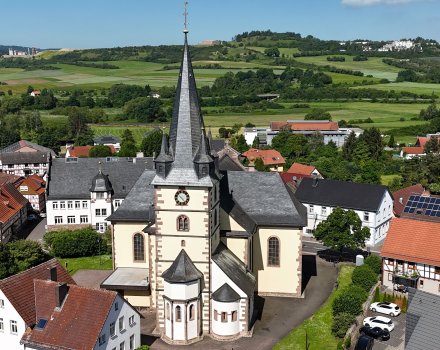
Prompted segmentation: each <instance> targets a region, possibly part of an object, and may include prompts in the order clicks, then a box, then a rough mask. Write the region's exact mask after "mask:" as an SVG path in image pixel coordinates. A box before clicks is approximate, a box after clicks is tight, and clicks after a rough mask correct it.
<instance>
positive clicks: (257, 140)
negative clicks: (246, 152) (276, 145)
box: [252, 136, 260, 149]
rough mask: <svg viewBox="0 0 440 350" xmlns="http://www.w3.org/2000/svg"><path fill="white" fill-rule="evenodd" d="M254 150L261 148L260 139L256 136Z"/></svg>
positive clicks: (253, 144) (253, 143)
mask: <svg viewBox="0 0 440 350" xmlns="http://www.w3.org/2000/svg"><path fill="white" fill-rule="evenodd" d="M252 148H257V149H258V148H260V138H259V137H258V136H255V138H254V141H253V142H252Z"/></svg>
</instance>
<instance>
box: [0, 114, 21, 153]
mask: <svg viewBox="0 0 440 350" xmlns="http://www.w3.org/2000/svg"><path fill="white" fill-rule="evenodd" d="M0 129H1V132H0V149H2V148H4V147H6V146H9V145H11V144H13V143H14V142H17V141H20V134H19V132H18V131H17V130H14V129H12V128H10V127H8V126H3V124H2V121H1V120H0Z"/></svg>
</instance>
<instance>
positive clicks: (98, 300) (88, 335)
mask: <svg viewBox="0 0 440 350" xmlns="http://www.w3.org/2000/svg"><path fill="white" fill-rule="evenodd" d="M57 286H58V283H56V282H51V281H35V296H36V301H35V303H36V304H37V306H38V312H40V314H39V315H41V317H45V319H46V320H47V324H46V326H45V327H44V329H42V330H35V329H33V330H31V329H28V330H27V332H26V333H25V334H24V335H23V337H22V341H23V342H24V343H25V344H27V345H34V346H36V347H40V346H41V347H44V348H51V349H60V348H63V349H84V350H85V349H93V348H94V347H95V344H96V341H97V340H98V338H99V336H100V334H101V331H102V328H103V326H104V323H105V321H106V319H107V317H108V315H109V313H110V311H111V308H112V306H113V303H114V301H115V298H116V297H117V292H114V291H108V290H103V289H91V288H84V287H80V286H77V285H68V294H67V296H66V298H65V299H64V303H63V304H62V307H61V309H55V306H56V293H55V291H56V288H57ZM41 298H43V300H41V301H39V300H38V299H41Z"/></svg>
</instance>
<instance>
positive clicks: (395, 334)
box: [367, 311, 406, 350]
mask: <svg viewBox="0 0 440 350" xmlns="http://www.w3.org/2000/svg"><path fill="white" fill-rule="evenodd" d="M378 315H381V316H385V317H388V316H386V315H382V314H379V313H377V312H372V311H368V313H367V317H370V316H378ZM390 318H391V319H392V320H393V322H394V330H393V331H392V332H391V334H390V339H389V340H387V341H381V340H375V341H374V347H373V350H404V348H405V326H406V314H404V313H402V314H400V315H399V316H397V317H390Z"/></svg>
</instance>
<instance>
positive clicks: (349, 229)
mask: <svg viewBox="0 0 440 350" xmlns="http://www.w3.org/2000/svg"><path fill="white" fill-rule="evenodd" d="M314 235H315V238H316V239H318V240H320V241H322V242H323V243H324V245H326V246H327V247H330V248H331V249H334V250H337V251H339V252H342V250H343V249H344V248H350V249H353V250H355V249H358V248H360V247H365V241H366V240H367V239H368V238H369V237H370V229H369V228H368V227H362V221H361V219H360V218H359V216H358V215H357V214H356V213H355V212H354V211H353V210H348V211H344V210H343V209H341V208H335V209H334V210H333V211H332V213H331V214H330V215H329V216H328V217H327V220H325V221H322V222H321V223H319V224H318V226H317V227H316V230H315V234H314Z"/></svg>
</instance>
